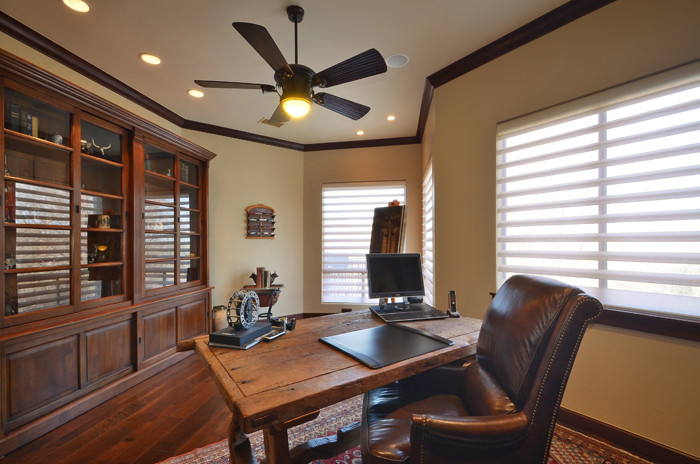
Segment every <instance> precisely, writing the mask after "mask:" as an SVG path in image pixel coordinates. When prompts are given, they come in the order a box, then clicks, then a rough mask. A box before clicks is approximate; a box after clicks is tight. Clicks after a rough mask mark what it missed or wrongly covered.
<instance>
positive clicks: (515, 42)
mask: <svg viewBox="0 0 700 464" xmlns="http://www.w3.org/2000/svg"><path fill="white" fill-rule="evenodd" d="M614 1H615V0H571V1H569V2H567V3H565V4H564V5H562V6H560V7H558V8H556V9H554V10H552V11H550V12H549V13H546V14H544V15H542V16H540V17H539V18H537V19H535V20H533V21H531V22H529V23H528V24H526V25H524V26H522V27H520V28H518V29H516V30H515V31H513V32H511V33H510V34H507V35H505V36H503V37H501V38H500V39H498V40H496V41H494V42H492V43H490V44H489V45H486V46H485V47H482V48H481V49H479V50H477V51H476V52H474V53H471V54H469V55H467V56H465V57H464V58H462V59H460V60H458V61H456V62H454V63H452V64H451V65H449V66H447V67H445V68H443V69H441V70H440V71H437V72H435V73H433V74H431V75H430V76H428V77H427V80H426V84H425V87H424V89H423V96H422V99H421V107H420V113H419V117H418V127H417V130H416V135H415V136H414V137H397V138H391V139H375V140H364V141H352V142H330V143H318V144H306V145H305V144H301V143H296V142H290V141H286V140H282V139H276V138H272V137H266V136H262V135H257V134H253V133H250V132H244V131H239V130H236V129H230V128H225V127H221V126H216V125H213V124H207V123H203V122H197V121H191V120H186V119H184V118H183V117H181V116H179V115H178V114H176V113H174V112H173V111H171V110H169V109H168V108H166V107H164V106H163V105H161V104H159V103H158V102H156V101H154V100H152V99H150V98H148V97H147V96H145V95H143V94H142V93H140V92H138V91H136V90H135V89H133V88H131V87H129V86H128V85H126V84H124V83H123V82H121V81H119V80H117V79H115V78H114V77H112V76H111V75H109V74H107V73H105V72H104V71H102V70H101V69H99V68H97V67H95V66H93V65H92V64H90V63H88V62H87V61H85V60H83V59H82V58H80V57H79V56H77V55H75V54H73V53H71V52H70V51H68V50H66V49H65V48H63V47H61V46H60V45H58V44H56V43H55V42H53V41H51V40H49V39H47V38H46V37H44V36H42V35H40V34H38V33H37V32H35V31H33V30H32V29H30V28H28V27H27V26H25V25H24V24H22V23H20V22H19V21H17V20H15V19H14V18H12V17H10V16H8V15H7V14H5V13H3V12H1V11H0V30H1V31H3V32H5V33H7V34H8V35H10V36H12V37H14V38H15V39H17V40H19V41H20V42H23V43H25V44H27V45H28V46H30V47H32V48H34V49H35V50H37V51H39V52H41V53H43V54H44V55H47V56H49V57H51V58H53V59H54V60H56V61H58V62H59V63H61V64H63V65H65V66H67V67H69V68H71V69H73V70H74V71H76V72H78V73H80V74H82V75H84V76H86V77H88V78H90V79H92V80H93V81H95V82H97V83H98V84H100V85H102V86H104V87H106V88H108V89H110V90H112V91H114V92H116V93H117V94H119V95H121V96H123V97H125V98H127V99H129V100H131V101H133V102H134V103H136V104H138V105H140V106H142V107H143V108H145V109H147V110H149V111H151V112H153V113H154V114H156V115H158V116H160V117H162V118H164V119H165V120H167V121H169V122H171V123H173V124H175V125H176V126H178V127H181V128H183V129H190V130H196V131H200V132H205V133H211V134H215V135H222V136H225V137H232V138H237V139H241V140H247V141H250V142H255V143H262V144H266V145H272V146H276V147H281V148H289V149H292V150H300V151H319V150H335V149H346V148H368V147H381V146H388V145H405V144H415V143H420V142H421V140H422V138H423V134H424V131H425V125H426V122H427V119H428V113H429V111H430V105H431V103H432V98H433V93H434V90H435V88H437V87H439V86H441V85H444V84H446V83H448V82H450V81H451V80H453V79H456V78H458V77H460V76H462V75H464V74H466V73H468V72H469V71H472V70H474V69H476V68H478V67H480V66H482V65H484V64H486V63H488V62H490V61H492V60H495V59H496V58H498V57H500V56H503V55H505V54H506V53H508V52H510V51H513V50H515V49H516V48H518V47H520V46H522V45H525V44H527V43H529V42H531V41H533V40H535V39H537V38H539V37H542V36H544V35H546V34H548V33H550V32H552V31H554V30H556V29H558V28H560V27H562V26H564V25H566V24H569V23H570V22H572V21H575V20H576V19H578V18H581V17H582V16H585V15H587V14H588V13H591V12H593V11H595V10H597V9H599V8H601V7H603V6H605V5H608V4H610V3H612V2H614Z"/></svg>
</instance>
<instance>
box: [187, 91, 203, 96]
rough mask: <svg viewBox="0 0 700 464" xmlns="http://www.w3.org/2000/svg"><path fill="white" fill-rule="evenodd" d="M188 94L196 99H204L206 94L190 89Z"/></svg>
mask: <svg viewBox="0 0 700 464" xmlns="http://www.w3.org/2000/svg"><path fill="white" fill-rule="evenodd" d="M187 93H188V94H190V96H192V97H194V98H202V97H203V96H204V92H202V91H201V90H197V89H190V90H188V91H187Z"/></svg>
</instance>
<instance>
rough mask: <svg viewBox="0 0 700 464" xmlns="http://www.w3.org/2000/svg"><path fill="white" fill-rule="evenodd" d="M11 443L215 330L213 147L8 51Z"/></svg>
mask: <svg viewBox="0 0 700 464" xmlns="http://www.w3.org/2000/svg"><path fill="white" fill-rule="evenodd" d="M0 100H1V101H2V105H0V119H2V121H3V126H2V127H3V129H2V137H0V153H2V160H3V164H4V167H5V171H4V176H3V187H4V196H3V200H2V202H3V210H4V216H3V221H2V231H1V232H0V241H1V244H0V247H1V248H2V249H3V250H4V258H5V260H4V268H3V277H2V279H0V287H2V290H3V294H4V298H3V311H2V312H0V363H2V371H1V372H2V374H1V377H0V455H2V454H5V453H7V452H9V451H11V450H12V449H15V448H17V447H19V446H21V445H23V444H24V443H27V442H28V441H30V440H31V439H33V438H35V437H37V436H39V435H41V434H43V433H46V431H48V430H50V429H52V428H55V427H57V426H59V425H61V424H62V423H65V422H66V421H68V420H70V419H71V418H73V417H75V416H77V415H79V414H81V413H83V412H85V411H86V410H87V409H89V408H91V407H92V406H95V405H97V404H99V403H100V402H102V401H104V400H105V399H107V398H109V397H111V396H114V395H116V394H118V393H120V392H122V391H124V390H125V389H127V388H129V387H131V386H133V385H134V384H136V383H138V382H140V381H142V380H144V379H146V378H147V377H149V376H151V375H153V374H155V373H157V372H159V371H160V370H162V369H164V368H166V367H168V366H170V365H172V364H173V363H174V362H177V361H179V360H180V359H182V357H184V355H183V354H181V353H177V352H176V344H177V342H178V341H180V340H186V339H189V338H192V337H193V336H195V335H198V334H202V333H207V332H208V331H210V330H211V317H210V307H211V301H210V300H211V288H210V287H209V277H208V273H207V269H208V264H207V259H208V255H207V250H208V247H207V241H206V237H207V204H208V202H207V193H208V188H207V187H208V167H209V161H210V160H211V159H212V158H213V157H214V156H215V155H214V154H213V153H211V152H209V151H207V150H205V149H203V148H201V147H198V146H196V145H194V144H192V143H191V142H188V141H186V140H184V139H182V138H180V137H178V136H177V135H175V134H172V133H170V132H167V131H165V130H164V129H162V128H160V127H157V126H155V125H154V124H152V123H150V122H148V121H146V120H144V119H142V118H140V117H138V116H136V115H134V114H132V113H129V112H127V111H125V110H123V109H121V108H119V107H117V106H116V105H114V104H112V103H110V102H109V101H106V100H104V99H102V98H100V97H98V96H96V95H93V94H90V93H88V92H86V91H85V90H82V89H81V88H78V87H76V86H73V85H72V84H70V83H68V82H66V81H64V80H62V79H61V78H58V77H56V76H54V75H52V74H49V73H47V72H45V71H43V70H41V69H39V68H36V67H34V66H32V65H31V64H29V63H27V62H25V61H23V60H21V59H19V58H17V57H14V56H13V55H10V54H8V53H6V52H3V51H1V50H0Z"/></svg>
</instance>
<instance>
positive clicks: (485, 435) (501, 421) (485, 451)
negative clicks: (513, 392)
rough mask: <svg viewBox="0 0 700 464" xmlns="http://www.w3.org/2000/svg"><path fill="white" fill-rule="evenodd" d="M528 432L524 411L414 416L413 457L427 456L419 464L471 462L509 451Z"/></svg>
mask: <svg viewBox="0 0 700 464" xmlns="http://www.w3.org/2000/svg"><path fill="white" fill-rule="evenodd" d="M527 431H528V419H527V416H526V415H525V414H524V413H523V412H517V413H513V414H504V415H499V416H471V417H458V418H457V417H441V416H432V415H429V414H413V415H412V418H411V456H412V457H413V456H423V457H424V459H425V460H424V461H420V460H418V461H417V462H433V461H432V460H431V459H434V458H430V457H429V456H446V457H448V458H449V459H456V460H457V461H459V462H471V461H469V459H472V458H473V459H475V460H478V459H479V458H480V457H483V456H484V455H488V456H493V454H494V453H496V454H499V453H506V452H508V451H509V450H510V449H512V448H513V447H514V446H515V445H517V444H518V443H520V442H521V441H522V440H523V439H524V438H525V437H526V436H527ZM426 456H428V458H427V459H426V458H425V457H426ZM411 462H413V460H412V461H411ZM435 462H437V460H436V461H435Z"/></svg>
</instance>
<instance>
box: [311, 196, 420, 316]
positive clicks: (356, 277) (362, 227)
mask: <svg viewBox="0 0 700 464" xmlns="http://www.w3.org/2000/svg"><path fill="white" fill-rule="evenodd" d="M393 200H398V201H399V203H400V204H402V205H403V204H406V185H405V183H404V182H381V183H379V182H372V183H354V184H326V185H324V186H323V188H322V219H321V222H322V236H323V244H322V247H323V252H322V254H323V267H322V272H321V279H322V282H321V287H322V289H321V302H322V303H370V302H371V301H373V300H369V299H368V296H367V269H366V262H365V255H366V254H367V253H368V252H369V243H370V238H371V235H372V219H373V218H374V208H377V207H382V206H387V205H388V204H389V202H391V201H393Z"/></svg>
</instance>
